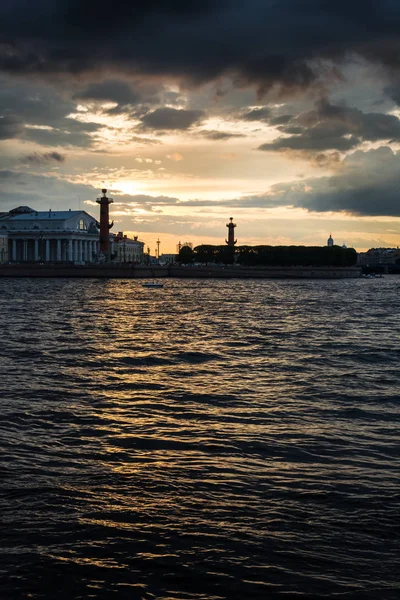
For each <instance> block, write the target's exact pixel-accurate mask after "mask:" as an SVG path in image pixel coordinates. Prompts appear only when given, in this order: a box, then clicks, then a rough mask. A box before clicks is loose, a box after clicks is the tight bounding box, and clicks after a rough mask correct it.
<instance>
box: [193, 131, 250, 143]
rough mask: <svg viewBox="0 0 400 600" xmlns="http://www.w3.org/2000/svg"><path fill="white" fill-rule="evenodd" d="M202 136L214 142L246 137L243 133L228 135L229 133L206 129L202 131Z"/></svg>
mask: <svg viewBox="0 0 400 600" xmlns="http://www.w3.org/2000/svg"><path fill="white" fill-rule="evenodd" d="M200 134H201V135H203V136H204V137H205V138H207V139H209V140H212V141H220V140H229V139H231V138H242V137H246V136H245V135H243V133H228V132H227V131H207V130H206V129H204V130H203V131H200Z"/></svg>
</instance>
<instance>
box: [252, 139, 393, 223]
mask: <svg viewBox="0 0 400 600" xmlns="http://www.w3.org/2000/svg"><path fill="white" fill-rule="evenodd" d="M399 187H400V155H399V154H398V153H397V154H395V153H394V152H393V151H392V150H391V149H390V148H389V147H388V146H381V147H380V148H378V149H375V150H369V151H367V152H362V151H360V150H358V151H357V152H355V153H354V154H352V155H350V156H349V157H347V158H346V159H345V160H344V161H343V163H342V168H341V169H340V170H338V171H337V173H336V174H335V175H333V176H331V177H320V178H308V179H304V180H302V181H299V182H291V183H284V184H278V185H275V186H273V187H272V188H271V190H270V192H269V194H268V196H267V197H266V201H267V202H268V201H270V199H271V198H272V199H274V200H278V199H279V200H280V203H281V205H282V206H293V207H296V208H304V209H306V210H308V211H316V212H342V213H348V214H352V215H358V216H393V217H394V216H396V217H398V216H400V204H399V201H398V190H399ZM258 200H259V201H260V202H261V199H260V198H259V199H258Z"/></svg>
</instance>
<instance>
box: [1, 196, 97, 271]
mask: <svg viewBox="0 0 400 600" xmlns="http://www.w3.org/2000/svg"><path fill="white" fill-rule="evenodd" d="M0 233H2V234H3V235H7V236H8V260H9V261H14V262H15V261H16V262H30V261H35V262H50V261H51V262H55V261H57V262H67V261H70V262H83V261H84V262H93V261H96V260H97V256H98V252H99V230H98V223H97V221H96V219H94V218H93V217H91V216H90V215H89V214H88V213H87V212H85V211H84V210H71V209H70V210H62V211H53V210H51V209H50V210H48V211H37V210H34V209H33V208H30V207H29V206H19V207H18V208H15V209H13V210H10V211H9V212H8V213H5V214H3V215H2V216H1V217H0Z"/></svg>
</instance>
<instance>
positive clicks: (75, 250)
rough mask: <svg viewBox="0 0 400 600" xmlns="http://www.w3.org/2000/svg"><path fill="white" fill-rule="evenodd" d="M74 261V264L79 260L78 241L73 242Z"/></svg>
mask: <svg viewBox="0 0 400 600" xmlns="http://www.w3.org/2000/svg"><path fill="white" fill-rule="evenodd" d="M74 257H75V258H74V260H75V262H76V261H78V260H79V244H78V240H74Z"/></svg>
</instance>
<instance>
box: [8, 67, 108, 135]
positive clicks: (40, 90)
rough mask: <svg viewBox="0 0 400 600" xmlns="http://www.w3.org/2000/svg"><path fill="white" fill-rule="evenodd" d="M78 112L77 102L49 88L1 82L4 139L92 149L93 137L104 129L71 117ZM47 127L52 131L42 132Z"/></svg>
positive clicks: (24, 83)
mask: <svg viewBox="0 0 400 600" xmlns="http://www.w3.org/2000/svg"><path fill="white" fill-rule="evenodd" d="M75 110H76V106H75V103H74V102H72V101H71V100H68V99H66V98H65V97H64V96H63V95H61V94H59V93H57V92H56V91H55V90H54V89H52V88H50V87H48V86H45V85H35V84H32V83H28V82H17V81H12V80H11V79H10V78H8V79H5V78H3V79H1V80H0V139H7V138H13V137H23V138H25V139H29V140H33V141H35V142H37V143H39V144H45V145H51V146H54V145H63V144H64V143H65V145H68V146H69V145H75V146H81V147H82V146H90V145H91V143H92V139H91V136H90V135H89V134H91V133H94V132H96V131H97V130H99V129H100V128H101V125H99V124H97V123H91V122H88V123H86V122H82V121H77V120H76V119H73V118H70V117H68V115H69V114H71V113H73V112H75ZM25 126H26V127H25ZM43 126H45V127H47V128H52V129H40V127H43ZM32 127H33V128H32ZM4 136H7V138H5V137H4Z"/></svg>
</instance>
